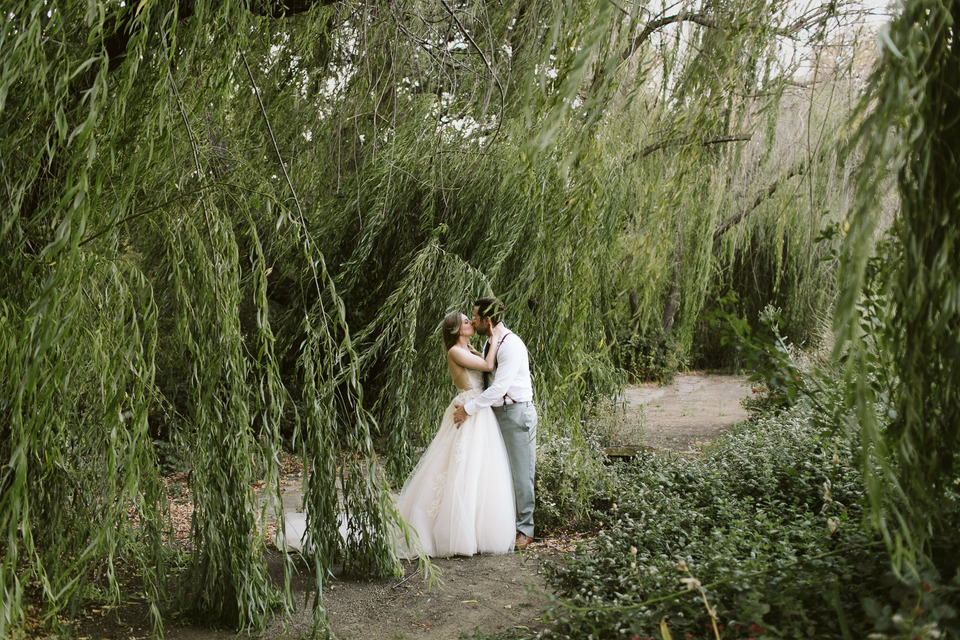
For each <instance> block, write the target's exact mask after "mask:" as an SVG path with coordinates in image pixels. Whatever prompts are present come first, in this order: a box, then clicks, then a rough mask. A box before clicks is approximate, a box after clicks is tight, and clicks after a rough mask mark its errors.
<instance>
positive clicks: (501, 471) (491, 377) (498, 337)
mask: <svg viewBox="0 0 960 640" xmlns="http://www.w3.org/2000/svg"><path fill="white" fill-rule="evenodd" d="M442 332H443V346H444V348H445V349H446V351H447V367H448V368H449V369H450V376H451V377H452V378H453V383H454V384H455V385H456V387H457V389H459V390H460V393H458V394H457V396H456V397H455V398H454V399H453V401H452V402H451V403H450V405H449V406H448V407H447V409H446V411H445V412H444V414H443V419H442V420H441V422H440V429H439V430H438V431H437V434H436V436H434V438H433V441H432V442H431V443H430V446H428V447H427V450H426V451H425V452H424V454H423V457H422V458H421V459H420V461H419V462H418V463H417V466H416V467H415V468H414V470H413V472H412V473H411V474H410V477H409V478H407V481H406V482H405V483H404V484H403V489H401V491H400V497H399V498H398V500H397V511H398V512H399V514H400V515H401V517H402V518H403V519H404V521H405V522H406V523H407V524H408V525H409V526H410V528H411V529H412V530H413V531H414V532H416V536H415V538H416V540H413V541H411V542H412V544H411V545H409V546H408V548H406V549H404V548H403V547H405V546H407V545H404V544H400V545H399V546H400V547H401V549H400V551H399V554H398V555H400V556H401V557H412V556H414V555H417V553H418V552H422V553H424V554H426V555H428V556H431V557H447V556H471V555H473V554H475V553H507V552H509V551H512V550H513V549H515V548H516V549H525V548H527V546H528V545H529V544H530V542H531V540H532V539H533V507H534V481H533V477H534V467H535V464H536V452H537V442H536V438H537V411H536V409H535V408H534V406H533V386H532V383H531V379H530V360H529V357H528V355H527V347H526V345H525V344H524V343H523V340H521V339H520V338H519V337H518V336H517V335H516V334H515V333H513V332H512V331H510V330H509V329H508V328H507V327H506V325H505V324H504V305H503V303H502V302H500V301H499V300H497V299H496V298H491V297H484V298H480V299H479V300H477V301H476V302H475V303H474V306H473V320H470V319H469V318H467V316H466V315H464V314H463V313H460V312H459V311H455V312H453V313H451V314H449V315H447V316H446V317H445V318H444V319H443V324H442ZM475 333H478V334H480V335H482V336H486V337H487V340H486V342H485V343H484V346H483V352H482V353H481V352H478V351H477V350H476V349H474V348H473V346H472V345H471V344H470V338H471V336H473V335H474V334H475Z"/></svg>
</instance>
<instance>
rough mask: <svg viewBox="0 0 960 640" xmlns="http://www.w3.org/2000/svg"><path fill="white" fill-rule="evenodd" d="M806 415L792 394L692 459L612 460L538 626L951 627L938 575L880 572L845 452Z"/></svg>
mask: <svg viewBox="0 0 960 640" xmlns="http://www.w3.org/2000/svg"><path fill="white" fill-rule="evenodd" d="M811 415H812V410H811V409H810V408H809V407H808V406H807V405H805V404H801V405H797V406H795V407H793V408H791V409H789V410H787V411H786V412H784V413H783V414H781V415H780V416H778V417H776V418H771V417H768V418H764V419H761V420H759V421H758V422H757V423H755V424H745V425H742V426H741V427H740V428H738V429H737V430H735V431H734V432H733V433H732V434H729V435H727V436H724V437H721V438H719V439H718V440H717V441H716V445H715V446H714V447H712V448H711V449H709V450H708V451H707V452H706V455H704V456H703V457H699V458H692V459H691V458H684V457H680V456H675V455H670V456H664V455H662V454H645V455H642V456H641V457H640V458H638V459H635V460H634V461H633V462H632V463H628V464H623V465H621V466H618V467H617V468H616V474H615V475H616V479H615V481H613V482H611V483H610V485H608V486H611V487H615V489H614V490H615V491H616V493H615V494H611V495H610V496H609V497H610V502H609V508H606V509H602V510H598V511H597V512H596V513H595V514H594V517H595V518H596V520H597V521H598V522H600V523H602V525H601V531H600V533H599V534H598V536H597V538H596V539H595V540H594V541H592V542H590V543H588V544H587V545H584V546H583V547H582V548H581V549H580V550H579V552H578V553H577V554H576V555H575V556H574V557H572V558H570V559H567V560H566V561H564V562H561V563H557V564H550V565H548V569H547V573H548V581H549V583H550V585H551V586H552V587H553V589H554V592H555V594H556V600H555V601H554V603H553V606H552V608H551V610H550V611H549V612H548V617H549V618H551V619H552V621H553V624H552V626H551V628H550V630H549V631H548V634H547V635H548V637H550V638H554V639H557V640H559V639H566V638H569V639H574V638H576V639H578V640H579V639H582V638H596V639H602V638H647V637H660V621H661V619H663V620H665V621H666V623H667V624H668V625H669V627H668V628H669V630H670V634H671V636H672V637H673V638H688V637H689V638H707V637H711V638H712V637H714V630H713V624H714V623H716V624H717V631H718V632H719V633H720V634H721V637H723V638H748V637H754V638H759V637H771V638H850V637H853V638H865V637H867V636H868V635H869V634H871V633H879V634H886V633H893V634H894V635H892V636H889V637H900V636H899V635H897V634H899V633H904V632H905V631H904V630H911V631H912V632H915V635H913V636H905V637H920V636H921V635H922V634H923V633H926V632H924V629H927V631H929V630H931V629H935V630H942V631H945V632H947V633H954V632H953V631H952V629H953V627H951V626H950V625H951V624H955V623H953V622H951V620H952V618H951V616H952V615H953V614H954V613H955V611H956V606H957V595H956V593H957V591H956V585H955V584H953V582H952V576H949V577H947V578H946V579H941V578H940V576H939V575H937V574H935V573H932V572H930V571H927V572H926V573H923V574H921V575H923V576H924V578H923V581H922V582H916V580H914V582H910V581H909V580H907V579H900V578H897V577H896V576H895V575H894V574H893V573H892V572H891V571H890V562H889V559H888V556H887V554H886V550H885V548H884V547H883V545H882V544H881V542H880V540H879V538H878V537H877V536H876V535H875V534H874V533H873V532H872V529H870V528H868V527H867V526H865V525H864V521H865V520H864V512H863V505H864V502H865V499H864V496H865V493H864V488H863V484H862V480H861V474H860V471H859V469H860V467H859V458H860V453H859V451H857V449H856V447H855V446H854V445H853V444H851V443H850V442H849V441H848V440H847V439H845V438H841V437H837V436H834V435H832V434H830V433H827V432H824V431H822V430H819V429H818V428H816V427H815V426H814V423H813V421H812V420H811ZM681 568H683V569H684V570H681ZM924 585H925V586H924ZM686 587H690V589H689V590H687V588H686ZM918 594H919V595H918ZM911 597H912V598H913V599H911ZM704 599H706V602H707V603H709V607H710V608H711V609H710V611H708V609H707V605H706V604H705V602H704ZM711 611H712V613H713V615H712V616H711ZM919 612H922V613H919ZM898 625H899V626H898ZM925 625H926V626H925ZM881 637H887V636H885V635H882V636H881ZM950 637H956V636H955V635H951V636H950Z"/></svg>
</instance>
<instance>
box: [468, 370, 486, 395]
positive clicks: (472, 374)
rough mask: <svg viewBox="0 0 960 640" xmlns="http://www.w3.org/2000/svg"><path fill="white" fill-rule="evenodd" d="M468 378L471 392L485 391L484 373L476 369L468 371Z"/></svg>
mask: <svg viewBox="0 0 960 640" xmlns="http://www.w3.org/2000/svg"><path fill="white" fill-rule="evenodd" d="M467 377H468V378H469V379H470V391H483V373H482V372H480V371H476V370H475V369H467Z"/></svg>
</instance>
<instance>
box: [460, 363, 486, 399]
mask: <svg viewBox="0 0 960 640" xmlns="http://www.w3.org/2000/svg"><path fill="white" fill-rule="evenodd" d="M466 371H467V380H469V381H470V388H469V389H460V390H459V393H457V397H456V398H454V399H453V401H454V402H455V403H458V404H463V403H464V402H467V401H468V400H472V399H473V398H476V397H477V396H478V395H480V392H481V391H483V373H482V372H480V371H476V370H474V369H467V370H466Z"/></svg>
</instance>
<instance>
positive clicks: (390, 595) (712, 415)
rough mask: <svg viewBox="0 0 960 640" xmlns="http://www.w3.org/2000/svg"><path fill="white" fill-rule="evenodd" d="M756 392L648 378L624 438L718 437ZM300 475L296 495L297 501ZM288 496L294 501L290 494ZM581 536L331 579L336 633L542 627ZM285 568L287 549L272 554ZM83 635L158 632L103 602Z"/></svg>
mask: <svg viewBox="0 0 960 640" xmlns="http://www.w3.org/2000/svg"><path fill="white" fill-rule="evenodd" d="M749 394H750V388H749V386H748V384H747V383H746V382H745V380H744V379H743V378H741V377H735V376H726V375H710V374H694V373H691V374H684V375H678V376H676V377H675V378H674V380H673V382H672V383H671V384H669V385H665V386H658V385H653V384H650V385H640V386H636V387H631V388H629V389H627V390H626V392H625V402H626V417H627V420H626V423H627V424H629V425H632V427H631V429H628V430H627V431H625V432H624V433H623V434H622V437H623V439H624V442H623V444H633V445H640V444H642V445H647V446H652V447H656V448H664V449H672V450H675V451H687V450H690V449H696V448H699V447H700V446H702V445H703V444H706V443H707V442H709V441H710V440H711V439H712V438H714V437H716V436H717V435H718V434H719V433H721V432H723V431H725V430H727V429H729V428H730V427H731V426H733V425H734V424H735V423H736V422H739V421H741V420H744V419H746V418H747V413H746V411H745V410H744V409H743V408H742V407H741V404H740V401H741V400H742V399H743V398H744V397H746V396H748V395H749ZM296 484H297V483H296V482H291V483H290V485H291V489H290V490H289V492H288V497H289V502H290V504H291V505H292V504H293V503H294V502H296V500H297V495H296V490H295V489H294V488H293V487H295V486H296ZM284 502H285V503H287V502H288V500H287V499H285V500H284ZM577 542H579V540H578V539H577V538H576V537H573V536H567V535H557V536H555V537H541V538H538V539H537V540H536V541H535V542H534V543H533V544H532V545H531V546H530V547H529V548H528V549H527V550H526V551H522V552H517V553H513V554H509V555H499V556H474V557H471V558H447V559H438V560H436V561H435V564H436V565H437V567H438V568H439V569H440V571H441V574H442V577H441V579H442V582H441V583H440V584H434V585H433V587H432V588H428V584H427V583H426V582H425V581H424V579H423V576H421V575H420V573H419V570H418V566H417V564H416V563H409V564H407V565H406V573H405V575H404V577H402V578H391V579H386V580H373V581H360V580H349V579H342V578H336V577H335V578H334V579H333V580H332V581H331V582H329V583H328V584H327V585H326V588H325V590H324V595H323V605H324V607H325V608H326V610H327V615H328V619H329V622H330V626H331V628H332V630H333V632H334V633H335V634H336V637H337V638H341V639H342V640H381V639H384V640H402V639H422V640H428V639H429V640H456V639H457V638H458V637H459V636H460V634H461V633H464V632H470V631H471V630H473V629H479V630H480V631H482V632H484V633H486V634H493V633H497V632H502V631H505V630H509V629H518V630H527V629H529V630H533V631H536V630H538V629H540V628H543V626H544V623H543V621H542V618H541V614H542V611H543V608H544V607H545V606H546V604H547V591H546V585H545V581H544V564H545V563H546V562H549V561H551V560H554V559H558V558H560V557H562V556H563V555H564V554H568V553H571V552H572V551H573V550H574V549H575V547H576V544H577ZM270 564H271V566H272V567H273V569H274V570H275V571H276V570H277V568H278V567H279V566H280V559H279V555H278V554H275V557H273V558H272V559H271V561H270ZM310 584H311V572H310V571H309V570H308V569H306V568H304V569H303V573H302V574H301V575H299V576H298V577H297V579H296V581H295V583H294V585H293V586H294V591H295V593H296V594H297V595H298V598H299V600H300V602H301V603H303V602H304V600H305V598H307V597H308V596H309V593H310ZM311 628H312V618H311V612H310V607H309V606H307V605H305V604H304V605H302V606H300V610H299V611H298V612H297V613H296V614H295V615H293V616H291V617H287V618H285V619H277V620H275V621H274V622H273V623H272V624H271V625H270V626H269V627H268V628H267V630H266V631H265V632H264V633H263V634H262V636H260V637H262V638H281V637H283V638H298V637H303V636H308V635H309V633H310V631H311ZM165 631H166V637H167V638H170V639H171V640H201V639H203V640H231V639H233V638H236V637H237V636H236V634H235V633H231V632H229V631H215V630H210V629H209V628H203V627H192V626H186V625H178V624H175V623H173V622H171V623H168V624H167V625H166V627H165ZM78 636H79V637H81V638H87V639H90V640H99V639H101V638H147V637H149V636H150V630H149V627H148V626H147V616H146V610H145V606H144V605H138V604H131V605H130V606H127V607H123V608H121V609H115V610H109V611H107V610H103V609H94V610H88V611H86V612H84V613H83V614H81V620H80V623H79V624H78Z"/></svg>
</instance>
